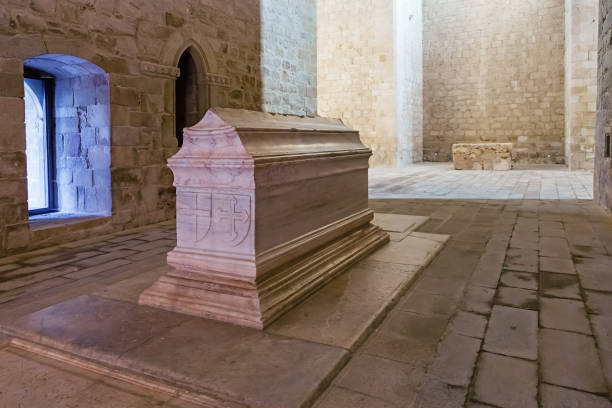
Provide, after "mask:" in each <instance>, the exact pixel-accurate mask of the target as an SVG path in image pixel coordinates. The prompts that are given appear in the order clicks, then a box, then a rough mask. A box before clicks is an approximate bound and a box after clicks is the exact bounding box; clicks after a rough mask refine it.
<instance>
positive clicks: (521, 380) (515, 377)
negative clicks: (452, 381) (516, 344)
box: [472, 353, 538, 408]
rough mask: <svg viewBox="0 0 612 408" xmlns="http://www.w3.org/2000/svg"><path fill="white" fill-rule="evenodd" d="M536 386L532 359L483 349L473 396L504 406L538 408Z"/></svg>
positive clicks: (535, 372)
mask: <svg viewBox="0 0 612 408" xmlns="http://www.w3.org/2000/svg"><path fill="white" fill-rule="evenodd" d="M537 387H538V366H537V364H536V363H535V362H531V361H526V360H521V359H519V358H512V357H506V356H500V355H497V354H491V353H482V354H481V356H480V359H479V361H478V374H477V375H476V380H475V384H474V395H473V397H472V398H473V399H475V400H477V401H480V402H484V403H486V404H491V405H495V406H498V407H504V408H532V407H533V408H537V406H538V402H537V399H536V398H537V393H538V391H537Z"/></svg>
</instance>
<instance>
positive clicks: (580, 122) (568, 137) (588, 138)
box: [565, 0, 598, 170]
mask: <svg viewBox="0 0 612 408" xmlns="http://www.w3.org/2000/svg"><path fill="white" fill-rule="evenodd" d="M597 8H598V4H597V0H566V1H565V115H566V116H565V162H566V163H567V165H568V167H569V169H570V170H592V169H593V166H594V160H593V158H594V151H593V145H594V141H595V140H594V139H595V112H596V107H595V105H596V100H597V22H598V21H597Z"/></svg>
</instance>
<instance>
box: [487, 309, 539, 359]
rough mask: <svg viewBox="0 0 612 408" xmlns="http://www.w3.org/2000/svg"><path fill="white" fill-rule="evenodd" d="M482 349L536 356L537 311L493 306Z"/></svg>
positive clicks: (529, 357) (506, 353) (525, 356)
mask: <svg viewBox="0 0 612 408" xmlns="http://www.w3.org/2000/svg"><path fill="white" fill-rule="evenodd" d="M483 349H484V350H486V351H490V352H493V353H498V354H503V355H506V356H512V357H520V358H526V359H530V360H536V359H537V358H538V313H537V312H534V311H532V310H524V309H517V308H513V307H506V306H494V307H493V310H492V312H491V318H490V320H489V327H488V329H487V333H486V335H485V342H484V346H483Z"/></svg>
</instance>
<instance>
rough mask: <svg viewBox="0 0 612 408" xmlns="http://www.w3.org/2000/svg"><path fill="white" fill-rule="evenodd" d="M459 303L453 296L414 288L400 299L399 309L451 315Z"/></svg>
mask: <svg viewBox="0 0 612 408" xmlns="http://www.w3.org/2000/svg"><path fill="white" fill-rule="evenodd" d="M458 303H459V302H458V300H457V299H455V298H452V297H448V296H441V295H434V294H431V293H427V292H421V291H418V290H413V291H410V293H408V294H407V295H406V296H404V297H403V298H402V299H401V300H400V301H399V303H398V304H397V309H398V310H405V311H407V312H413V313H417V314H421V315H425V316H436V315H441V316H450V315H452V314H453V312H454V310H455V308H456V307H457V305H458Z"/></svg>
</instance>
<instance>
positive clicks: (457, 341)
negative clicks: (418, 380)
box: [428, 333, 480, 387]
mask: <svg viewBox="0 0 612 408" xmlns="http://www.w3.org/2000/svg"><path fill="white" fill-rule="evenodd" d="M479 349H480V340H479V339H475V338H473V337H466V336H462V335H459V334H455V333H450V334H448V335H447V336H446V338H445V339H444V341H443V342H442V343H441V345H440V349H439V350H438V356H437V357H436V359H435V360H434V362H433V364H432V365H431V368H430V370H429V372H428V373H429V375H432V376H434V377H436V378H437V379H439V380H440V381H442V382H444V383H446V384H449V385H454V386H457V387H468V386H469V385H470V379H471V378H472V373H473V372H474V365H475V364H476V358H477V357H478V351H479Z"/></svg>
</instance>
